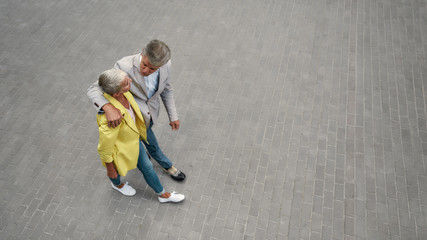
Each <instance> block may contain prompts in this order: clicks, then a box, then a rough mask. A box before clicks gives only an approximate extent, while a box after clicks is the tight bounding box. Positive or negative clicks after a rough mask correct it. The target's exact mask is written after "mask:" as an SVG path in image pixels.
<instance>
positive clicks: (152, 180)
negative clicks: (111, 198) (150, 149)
mask: <svg viewBox="0 0 427 240" xmlns="http://www.w3.org/2000/svg"><path fill="white" fill-rule="evenodd" d="M136 166H137V167H138V169H139V171H141V173H142V175H143V176H144V179H145V181H146V182H147V184H148V186H150V187H151V188H152V189H153V190H154V191H155V192H156V193H157V194H162V193H164V189H163V186H162V184H161V183H160V180H159V177H158V176H157V174H156V172H155V171H154V168H153V164H152V163H151V161H150V159H149V158H148V155H147V153H146V152H145V148H144V146H142V143H141V141H139V156H138V163H137V165H136ZM110 180H111V182H112V183H113V184H114V185H116V186H118V185H120V183H121V181H120V175H117V178H115V179H114V178H110Z"/></svg>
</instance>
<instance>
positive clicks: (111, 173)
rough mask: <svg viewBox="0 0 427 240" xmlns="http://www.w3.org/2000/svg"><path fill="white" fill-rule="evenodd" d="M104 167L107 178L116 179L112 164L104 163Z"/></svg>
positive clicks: (115, 171)
mask: <svg viewBox="0 0 427 240" xmlns="http://www.w3.org/2000/svg"><path fill="white" fill-rule="evenodd" d="M105 166H106V167H107V176H108V177H109V178H112V179H116V178H117V175H118V174H117V170H116V169H115V168H114V165H113V163H105Z"/></svg>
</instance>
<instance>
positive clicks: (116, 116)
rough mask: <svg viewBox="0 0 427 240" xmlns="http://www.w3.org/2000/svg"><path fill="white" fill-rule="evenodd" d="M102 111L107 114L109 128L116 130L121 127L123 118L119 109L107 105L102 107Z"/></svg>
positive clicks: (109, 104)
mask: <svg viewBox="0 0 427 240" xmlns="http://www.w3.org/2000/svg"><path fill="white" fill-rule="evenodd" d="M102 110H104V112H105V116H106V117H107V121H108V126H109V127H112V128H115V127H117V126H119V125H120V123H121V122H122V118H123V116H122V113H121V112H120V110H119V109H117V108H116V107H114V106H113V104H111V103H107V104H105V105H104V106H102Z"/></svg>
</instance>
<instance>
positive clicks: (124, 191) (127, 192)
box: [111, 182, 136, 197]
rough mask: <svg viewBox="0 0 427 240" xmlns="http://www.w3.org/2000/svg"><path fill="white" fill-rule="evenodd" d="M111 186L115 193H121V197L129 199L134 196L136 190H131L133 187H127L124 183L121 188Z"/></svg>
mask: <svg viewBox="0 0 427 240" xmlns="http://www.w3.org/2000/svg"><path fill="white" fill-rule="evenodd" d="M111 186H112V187H113V189H116V190H117V191H119V192H121V193H122V194H123V195H125V196H128V197H131V196H133V195H135V194H136V190H135V189H133V187H131V186H130V185H128V182H126V183H125V185H123V187H122V188H118V187H116V186H114V184H113V183H111Z"/></svg>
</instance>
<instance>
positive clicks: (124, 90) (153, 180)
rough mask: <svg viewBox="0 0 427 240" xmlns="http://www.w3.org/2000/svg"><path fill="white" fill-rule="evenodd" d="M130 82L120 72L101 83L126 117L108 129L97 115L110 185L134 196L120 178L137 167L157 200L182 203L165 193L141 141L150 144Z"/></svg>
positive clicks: (104, 77) (112, 71)
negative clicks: (156, 196)
mask: <svg viewBox="0 0 427 240" xmlns="http://www.w3.org/2000/svg"><path fill="white" fill-rule="evenodd" d="M131 82H132V80H131V79H130V78H129V77H128V76H127V74H126V73H125V72H123V71H121V70H118V69H110V70H107V71H105V72H103V73H102V74H101V75H100V76H99V80H98V84H99V86H100V87H101V89H102V91H103V92H104V96H105V98H106V99H107V100H108V101H109V102H110V103H111V104H112V105H113V106H114V107H116V108H118V109H119V110H120V112H121V114H122V115H123V121H122V122H121V123H120V125H119V126H118V127H116V128H110V127H108V122H107V118H106V116H105V114H98V116H97V121H98V127H99V145H98V153H99V155H100V158H101V160H102V163H103V165H104V166H105V167H106V168H107V176H108V177H109V178H110V180H111V182H112V183H111V186H112V187H113V189H115V190H117V191H119V192H121V193H122V194H123V195H125V196H133V195H135V193H136V191H135V189H134V188H133V187H131V186H130V185H129V184H128V183H127V182H126V183H122V182H121V181H120V176H126V174H127V172H128V171H129V170H132V169H134V168H138V169H139V170H140V171H141V173H142V174H143V175H144V178H145V181H146V182H147V184H148V185H149V186H150V187H151V188H152V189H153V190H154V191H155V192H156V193H157V194H158V195H159V196H158V199H159V201H160V202H161V203H165V202H180V201H182V200H184V198H185V196H184V195H182V194H179V193H176V192H172V193H169V192H166V191H165V190H164V188H163V186H162V184H161V183H160V180H159V177H158V176H157V174H156V172H155V171H154V169H153V164H152V163H151V162H150V160H149V159H148V155H147V153H146V152H145V149H144V146H143V145H142V143H141V141H139V139H140V138H141V139H142V140H143V141H145V142H147V133H146V125H145V122H144V118H143V117H142V115H141V111H140V109H139V107H138V105H137V103H136V102H135V99H134V98H133V97H132V94H131V93H130V92H128V91H129V89H130V83H131ZM148 144H149V143H148Z"/></svg>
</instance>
